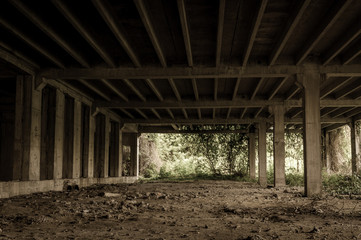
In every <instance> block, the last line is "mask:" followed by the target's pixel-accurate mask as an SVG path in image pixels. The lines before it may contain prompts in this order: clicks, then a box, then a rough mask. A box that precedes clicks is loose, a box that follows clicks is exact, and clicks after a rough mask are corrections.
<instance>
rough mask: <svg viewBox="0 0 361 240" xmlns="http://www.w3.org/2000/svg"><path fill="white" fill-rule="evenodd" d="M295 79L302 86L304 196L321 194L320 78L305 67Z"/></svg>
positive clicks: (309, 68) (311, 67)
mask: <svg viewBox="0 0 361 240" xmlns="http://www.w3.org/2000/svg"><path fill="white" fill-rule="evenodd" d="M297 78H298V80H299V82H300V83H302V85H303V113H304V118H303V131H304V134H303V141H304V143H303V145H304V167H305V170H304V175H305V195H306V196H313V195H317V194H319V193H321V191H322V179H321V120H320V82H321V76H320V74H319V73H318V72H317V71H316V68H313V66H305V69H304V73H303V74H298V75H297Z"/></svg>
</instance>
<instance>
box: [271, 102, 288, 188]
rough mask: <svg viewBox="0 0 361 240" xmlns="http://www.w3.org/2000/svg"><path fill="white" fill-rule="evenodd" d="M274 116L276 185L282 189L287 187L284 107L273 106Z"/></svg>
mask: <svg viewBox="0 0 361 240" xmlns="http://www.w3.org/2000/svg"><path fill="white" fill-rule="evenodd" d="M273 115H274V125H273V158H274V165H273V166H274V185H275V187H280V186H284V185H286V180H285V124H284V106H283V105H276V106H273Z"/></svg>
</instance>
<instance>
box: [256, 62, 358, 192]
mask: <svg viewBox="0 0 361 240" xmlns="http://www.w3.org/2000/svg"><path fill="white" fill-rule="evenodd" d="M297 81H298V83H299V84H300V85H301V86H302V88H303V89H302V91H303V110H304V111H303V112H304V116H303V119H304V121H303V140H304V141H303V142H304V179H305V195H307V196H312V195H316V194H319V193H320V192H321V190H322V179H321V169H322V157H321V122H320V82H321V76H320V74H319V73H317V71H316V70H315V69H312V67H311V68H310V69H308V71H305V72H304V73H301V74H298V75H297ZM270 111H271V112H272V114H273V116H274V124H273V141H274V142H273V150H274V185H275V186H276V187H279V186H284V185H285V141H284V114H285V106H283V105H277V106H273V107H272V108H271V109H270ZM350 127H351V152H352V172H353V173H357V171H358V169H357V167H358V165H357V159H358V155H359V152H360V150H359V144H358V142H357V141H356V137H355V122H354V121H353V122H352V123H350ZM266 130H267V128H266V122H260V123H258V161H259V163H258V168H259V169H258V177H259V179H258V181H259V183H260V185H261V186H266V185H267V170H266V164H267V160H266ZM255 139H256V134H255V133H249V169H250V177H251V178H255V144H256V142H255Z"/></svg>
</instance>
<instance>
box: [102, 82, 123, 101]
mask: <svg viewBox="0 0 361 240" xmlns="http://www.w3.org/2000/svg"><path fill="white" fill-rule="evenodd" d="M101 82H102V83H103V84H104V85H105V86H107V87H108V88H110V89H111V90H112V91H113V92H115V93H116V94H117V95H118V96H119V97H120V98H121V99H123V100H124V101H126V102H128V101H129V99H128V98H127V97H126V96H125V95H124V94H123V93H122V92H121V91H120V90H119V89H118V87H116V86H115V85H114V84H112V83H111V82H110V81H109V80H107V79H101Z"/></svg>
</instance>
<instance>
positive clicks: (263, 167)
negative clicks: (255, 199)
mask: <svg viewBox="0 0 361 240" xmlns="http://www.w3.org/2000/svg"><path fill="white" fill-rule="evenodd" d="M258 182H259V184H260V185H261V186H262V187H266V186H267V152H266V122H260V123H259V124H258Z"/></svg>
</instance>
